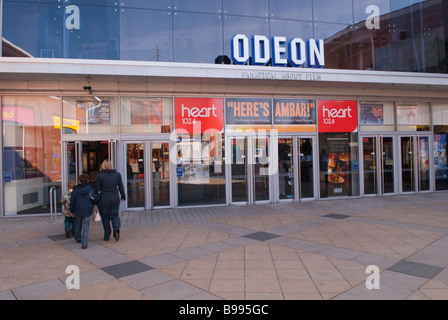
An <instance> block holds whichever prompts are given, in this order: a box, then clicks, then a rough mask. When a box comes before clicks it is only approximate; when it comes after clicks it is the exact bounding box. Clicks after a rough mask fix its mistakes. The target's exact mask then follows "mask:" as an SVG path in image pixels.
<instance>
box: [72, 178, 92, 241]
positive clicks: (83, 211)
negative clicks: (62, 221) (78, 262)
mask: <svg viewBox="0 0 448 320" xmlns="http://www.w3.org/2000/svg"><path fill="white" fill-rule="evenodd" d="M98 200H99V194H97V193H95V190H94V189H93V188H92V186H91V185H90V184H89V176H88V175H87V174H85V173H83V174H81V175H80V176H79V184H78V185H77V186H76V187H74V188H73V191H72V194H71V197H70V212H72V213H74V214H75V221H76V229H75V230H76V232H75V240H76V242H78V243H79V242H81V245H82V248H83V249H87V242H88V236H89V225H90V216H91V215H92V212H93V205H94V203H95V202H97V201H98ZM81 230H82V234H81Z"/></svg>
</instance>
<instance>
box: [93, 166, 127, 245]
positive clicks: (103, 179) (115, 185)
mask: <svg viewBox="0 0 448 320" xmlns="http://www.w3.org/2000/svg"><path fill="white" fill-rule="evenodd" d="M96 190H97V192H99V193H100V195H101V198H100V200H99V201H98V211H99V212H100V216H101V221H102V223H103V228H104V240H105V241H109V238H110V234H111V227H110V226H111V223H112V230H113V232H114V233H113V235H114V238H115V241H118V240H119V239H120V226H121V223H120V218H119V216H118V210H119V207H120V199H121V202H123V201H125V200H126V194H125V193H124V187H123V181H122V180H121V174H120V173H119V172H117V171H115V169H114V168H113V165H112V162H111V161H110V160H104V161H103V163H102V164H101V167H100V174H99V175H98V176H97V179H96Z"/></svg>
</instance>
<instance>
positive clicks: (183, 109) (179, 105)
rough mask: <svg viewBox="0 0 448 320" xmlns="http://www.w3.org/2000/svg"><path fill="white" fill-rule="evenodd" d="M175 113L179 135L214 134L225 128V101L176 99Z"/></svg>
mask: <svg viewBox="0 0 448 320" xmlns="http://www.w3.org/2000/svg"><path fill="white" fill-rule="evenodd" d="M175 112H176V115H175V117H176V132H178V133H182V131H184V132H185V131H187V132H188V133H204V132H210V133H213V132H220V131H222V129H223V127H224V100H223V99H213V98H176V99H175ZM179 129H180V130H179Z"/></svg>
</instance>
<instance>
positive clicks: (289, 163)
mask: <svg viewBox="0 0 448 320" xmlns="http://www.w3.org/2000/svg"><path fill="white" fill-rule="evenodd" d="M277 141H278V197H279V199H280V200H282V199H294V195H295V193H294V189H295V188H294V157H293V155H294V139H293V138H292V137H288V138H278V140H277Z"/></svg>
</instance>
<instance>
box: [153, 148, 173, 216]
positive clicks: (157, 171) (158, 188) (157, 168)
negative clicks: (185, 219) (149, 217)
mask: <svg viewBox="0 0 448 320" xmlns="http://www.w3.org/2000/svg"><path fill="white" fill-rule="evenodd" d="M151 158H152V161H151V172H152V206H153V207H168V206H170V205H171V196H170V194H171V191H170V144H169V142H152V144H151Z"/></svg>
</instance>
